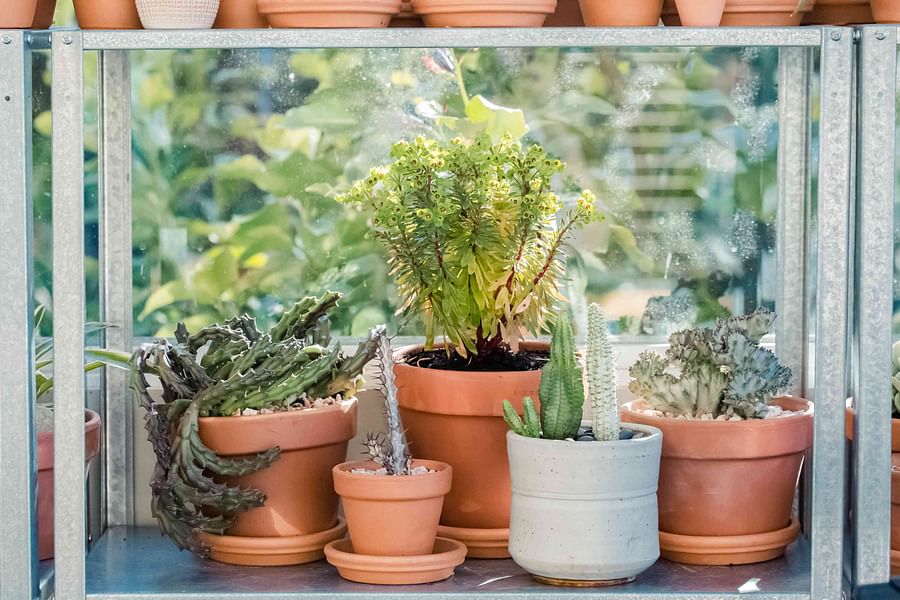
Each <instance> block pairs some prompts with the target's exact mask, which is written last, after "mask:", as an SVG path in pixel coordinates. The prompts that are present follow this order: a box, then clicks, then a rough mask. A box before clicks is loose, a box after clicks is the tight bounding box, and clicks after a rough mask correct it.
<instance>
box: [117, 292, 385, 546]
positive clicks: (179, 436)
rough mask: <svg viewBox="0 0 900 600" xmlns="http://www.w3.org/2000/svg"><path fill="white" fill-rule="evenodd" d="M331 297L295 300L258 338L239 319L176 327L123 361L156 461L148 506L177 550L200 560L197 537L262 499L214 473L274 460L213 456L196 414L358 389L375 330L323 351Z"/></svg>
mask: <svg viewBox="0 0 900 600" xmlns="http://www.w3.org/2000/svg"><path fill="white" fill-rule="evenodd" d="M339 299H340V294H337V293H335V292H328V293H326V294H325V295H323V296H321V297H319V298H315V297H309V298H304V299H303V300H301V301H300V302H298V303H297V304H295V305H294V306H293V307H292V308H291V309H290V310H288V311H287V312H285V314H284V315H283V316H282V318H281V320H280V321H279V322H278V324H277V325H275V327H273V328H272V330H271V331H269V332H268V333H263V332H261V331H259V330H258V329H257V328H256V322H255V321H254V320H253V319H252V318H250V317H249V316H246V315H244V316H241V317H236V318H234V319H232V320H230V321H227V322H226V323H220V324H216V325H212V326H210V327H206V328H204V329H202V330H201V331H199V332H198V333H197V334H195V335H193V336H192V335H190V333H189V332H188V331H187V328H186V327H185V326H184V325H183V324H179V326H178V329H177V331H176V340H177V343H176V344H171V343H169V342H168V341H166V340H159V341H157V342H155V343H153V344H146V345H144V346H142V347H141V348H140V349H138V350H137V352H135V354H134V355H133V356H132V359H131V389H132V391H133V393H134V396H135V398H136V400H137V402H138V403H139V404H140V405H141V406H142V407H143V408H144V409H145V410H146V412H147V415H146V417H145V428H146V430H147V433H148V438H149V440H150V442H151V444H152V445H153V450H154V453H155V455H156V467H155V469H154V472H153V477H152V479H151V482H150V488H151V490H152V493H153V500H152V503H151V509H152V512H153V515H154V516H155V517H156V519H157V521H159V525H160V528H161V530H162V531H163V533H165V534H166V535H168V536H169V537H170V538H171V539H172V541H173V542H175V544H176V545H177V546H178V547H179V548H181V549H190V550H192V551H194V552H197V553H198V554H201V555H205V554H206V553H207V551H208V549H207V548H205V547H204V546H203V544H202V543H201V542H200V541H199V538H198V537H197V535H196V533H197V532H198V531H205V532H210V533H218V534H221V533H223V532H224V531H225V530H226V529H228V528H229V527H230V526H231V525H232V524H233V523H234V520H235V518H236V517H237V516H238V515H239V514H240V513H242V512H245V511H247V510H250V509H251V508H254V507H257V506H262V505H263V503H264V502H265V494H263V493H262V492H261V491H260V490H254V489H243V488H239V487H234V486H229V485H227V484H224V483H219V482H218V480H216V479H214V476H219V477H236V476H240V475H246V474H248V473H253V472H255V471H258V470H260V469H263V468H265V467H267V466H269V465H270V464H271V463H272V462H274V461H275V460H278V457H279V455H280V450H279V449H278V448H270V449H269V450H266V451H264V452H261V453H259V454H256V455H253V456H249V457H238V458H224V457H221V456H219V455H217V454H216V453H215V452H214V451H213V450H212V449H210V448H209V447H207V446H206V445H205V444H203V442H202V441H201V439H200V435H199V419H200V418H201V417H206V416H230V415H239V414H241V413H242V412H243V411H244V410H245V409H257V410H261V409H271V410H279V409H280V410H284V409H287V408H288V407H289V406H291V405H292V404H296V403H299V402H301V401H302V400H309V401H312V400H315V399H316V398H324V397H333V396H337V395H338V394H340V395H342V396H344V397H350V396H354V395H355V394H356V393H357V392H358V391H359V389H360V386H361V385H362V371H363V368H364V367H365V365H366V363H368V362H369V360H371V359H372V358H373V357H374V356H375V353H376V349H377V348H378V345H379V342H380V340H381V338H382V336H383V335H384V329H383V328H376V329H374V330H372V332H371V333H370V335H369V338H368V339H367V340H366V341H364V342H363V343H361V344H360V346H359V348H357V350H356V353H355V354H354V355H353V356H345V355H344V353H343V352H342V351H341V348H340V345H338V344H335V345H334V346H333V347H331V348H329V347H328V345H329V344H330V340H331V335H330V327H329V321H328V312H329V311H330V310H332V309H333V308H334V307H335V306H337V302H338V300H339ZM204 347H205V348H206V353H205V354H204V355H203V358H202V359H199V360H198V358H197V354H198V352H199V351H200V350H201V349H202V348H204ZM147 375H154V376H156V377H158V378H159V381H160V383H161V385H162V389H163V393H162V402H157V401H156V400H155V399H153V398H152V397H151V395H150V391H149V388H150V384H149V382H148V379H147Z"/></svg>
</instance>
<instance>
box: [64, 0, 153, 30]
mask: <svg viewBox="0 0 900 600" xmlns="http://www.w3.org/2000/svg"><path fill="white" fill-rule="evenodd" d="M73 4H74V5H75V17H76V18H77V19H78V26H79V27H81V28H82V29H141V19H140V17H139V16H138V11H137V6H136V5H135V0H73Z"/></svg>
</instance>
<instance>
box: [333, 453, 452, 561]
mask: <svg viewBox="0 0 900 600" xmlns="http://www.w3.org/2000/svg"><path fill="white" fill-rule="evenodd" d="M413 467H426V468H428V469H430V470H431V471H434V472H433V473H424V474H421V475H364V474H357V473H352V471H353V469H377V468H378V465H377V464H375V463H374V462H372V461H365V460H363V461H357V462H349V463H344V464H341V465H338V466H336V467H335V468H334V471H333V473H334V489H335V491H337V493H338V495H339V496H340V497H341V500H342V501H343V504H344V515H345V516H346V517H347V527H349V528H350V540H351V541H352V542H353V551H354V552H357V553H359V554H366V555H368V556H425V555H428V554H431V552H432V550H433V549H434V539H435V538H436V537H437V529H438V521H440V518H441V507H442V506H443V505H444V496H446V495H447V492H449V491H450V482H451V481H452V479H453V469H451V468H450V466H449V465H447V464H444V463H440V462H435V461H431V460H414V461H413Z"/></svg>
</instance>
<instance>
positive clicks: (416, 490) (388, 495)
mask: <svg viewBox="0 0 900 600" xmlns="http://www.w3.org/2000/svg"><path fill="white" fill-rule="evenodd" d="M412 464H413V467H427V468H428V469H431V470H432V471H433V472H432V473H422V474H421V475H362V474H359V473H351V472H350V471H351V470H352V469H356V468H365V469H377V468H378V465H377V464H376V463H375V462H374V461H371V460H357V461H352V462H345V463H341V464H339V465H336V466H335V467H334V468H333V469H332V470H331V472H332V475H333V477H334V488H335V491H336V492H337V493H338V495H339V496H341V497H343V498H354V499H359V500H384V501H386V502H391V501H402V500H425V499H428V498H438V497H443V496H446V495H447V493H448V492H449V491H450V486H451V484H452V482H453V468H452V467H451V466H450V465H448V464H447V463H442V462H439V461H436V460H421V459H414V460H413V462H412Z"/></svg>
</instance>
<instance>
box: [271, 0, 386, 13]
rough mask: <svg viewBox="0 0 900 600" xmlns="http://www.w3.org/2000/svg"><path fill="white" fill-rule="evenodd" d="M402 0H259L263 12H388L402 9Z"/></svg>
mask: <svg viewBox="0 0 900 600" xmlns="http://www.w3.org/2000/svg"><path fill="white" fill-rule="evenodd" d="M400 5H401V0H341V1H338V0H258V7H259V12H260V13H261V14H280V13H359V12H364V13H388V14H397V13H398V12H399V11H400Z"/></svg>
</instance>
